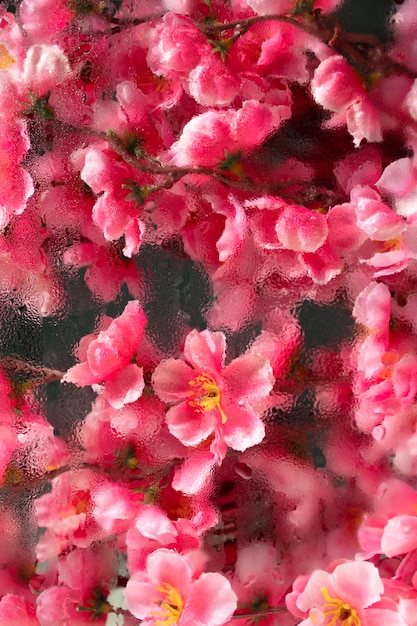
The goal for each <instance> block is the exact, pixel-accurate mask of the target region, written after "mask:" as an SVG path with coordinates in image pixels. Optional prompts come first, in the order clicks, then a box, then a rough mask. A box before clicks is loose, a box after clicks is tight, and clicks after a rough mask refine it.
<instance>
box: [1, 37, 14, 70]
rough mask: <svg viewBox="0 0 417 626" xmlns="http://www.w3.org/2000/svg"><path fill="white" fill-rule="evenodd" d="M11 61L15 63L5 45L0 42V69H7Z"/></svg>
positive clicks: (11, 63)
mask: <svg viewBox="0 0 417 626" xmlns="http://www.w3.org/2000/svg"><path fill="white" fill-rule="evenodd" d="M13 63H15V59H14V58H13V57H12V55H11V54H10V53H9V51H8V49H7V48H6V46H5V45H4V44H2V43H0V70H7V68H8V67H10V66H11V65H13Z"/></svg>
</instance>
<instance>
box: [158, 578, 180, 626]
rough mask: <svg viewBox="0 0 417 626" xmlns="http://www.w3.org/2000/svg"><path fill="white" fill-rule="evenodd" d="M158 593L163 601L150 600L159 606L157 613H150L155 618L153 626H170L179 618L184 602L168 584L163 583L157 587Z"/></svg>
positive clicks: (177, 592)
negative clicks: (162, 597)
mask: <svg viewBox="0 0 417 626" xmlns="http://www.w3.org/2000/svg"><path fill="white" fill-rule="evenodd" d="M158 591H160V593H162V595H163V596H164V599H163V600H162V601H161V600H158V599H157V598H152V602H155V604H158V605H159V607H160V608H159V610H158V611H152V613H151V615H152V617H157V618H158V619H157V620H156V621H155V626H171V624H176V623H177V622H178V620H179V619H180V617H181V613H182V609H183V606H184V602H183V600H182V598H181V596H180V593H179V591H178V590H177V589H175V587H173V586H172V585H170V584H169V583H163V584H162V585H161V586H160V587H158Z"/></svg>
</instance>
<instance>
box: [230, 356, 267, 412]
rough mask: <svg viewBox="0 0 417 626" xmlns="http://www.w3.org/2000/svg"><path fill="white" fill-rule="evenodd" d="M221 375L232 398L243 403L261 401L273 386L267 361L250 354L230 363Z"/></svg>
mask: <svg viewBox="0 0 417 626" xmlns="http://www.w3.org/2000/svg"><path fill="white" fill-rule="evenodd" d="M223 375H224V377H225V380H226V381H227V384H228V387H229V389H230V392H231V393H232V394H233V396H234V397H235V398H238V399H239V400H244V401H250V400H259V399H263V398H264V397H265V396H267V395H268V394H269V392H270V391H271V389H272V387H273V385H274V376H273V373H272V368H271V365H270V363H269V361H268V360H267V359H265V358H263V357H260V356H257V355H255V354H250V353H249V354H244V355H243V356H241V357H238V358H237V359H235V360H234V361H232V362H231V363H230V365H228V366H227V367H226V368H225V369H224V371H223Z"/></svg>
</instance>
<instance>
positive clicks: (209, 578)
mask: <svg viewBox="0 0 417 626" xmlns="http://www.w3.org/2000/svg"><path fill="white" fill-rule="evenodd" d="M236 607H237V597H236V595H235V593H234V591H233V590H232V588H231V586H230V583H229V581H228V580H227V579H226V578H225V577H224V576H222V575H221V574H215V573H210V572H209V573H206V574H202V575H201V576H200V578H199V579H198V580H196V581H195V582H194V583H193V584H192V585H191V589H190V594H189V596H188V598H187V605H186V611H187V617H188V615H190V616H191V618H194V620H196V621H198V622H201V623H202V624H204V625H205V626H221V624H224V623H225V622H227V621H229V620H230V618H231V617H232V615H233V613H234V611H235V610H236ZM191 621H192V620H191Z"/></svg>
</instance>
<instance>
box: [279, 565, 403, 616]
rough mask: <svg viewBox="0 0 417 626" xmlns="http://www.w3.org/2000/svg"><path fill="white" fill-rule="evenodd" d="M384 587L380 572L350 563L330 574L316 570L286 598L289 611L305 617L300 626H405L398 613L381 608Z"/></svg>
mask: <svg viewBox="0 0 417 626" xmlns="http://www.w3.org/2000/svg"><path fill="white" fill-rule="evenodd" d="M383 592H384V585H383V582H382V580H381V578H380V576H379V573H378V570H377V568H376V567H375V566H374V565H372V563H367V562H361V561H356V562H347V563H341V564H340V565H336V567H334V569H331V570H330V571H323V570H315V571H314V572H313V573H312V574H311V576H309V577H303V578H301V579H300V578H299V579H297V580H296V581H295V582H294V586H293V591H292V592H291V593H290V594H288V595H287V597H286V601H287V606H288V609H289V610H290V611H291V613H293V615H296V616H297V617H302V618H303V621H302V622H300V626H312V625H313V624H317V623H319V624H323V626H325V625H329V626H330V625H332V626H333V625H334V624H342V623H343V622H345V624H346V626H377V624H380V623H381V620H384V619H386V620H390V621H389V624H390V625H391V624H392V626H405V622H404V620H403V619H402V617H401V616H400V615H399V614H398V613H397V612H395V611H391V610H389V609H386V608H378V607H376V606H375V605H376V604H378V602H379V601H380V600H381V596H382V594H383Z"/></svg>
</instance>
